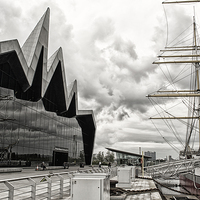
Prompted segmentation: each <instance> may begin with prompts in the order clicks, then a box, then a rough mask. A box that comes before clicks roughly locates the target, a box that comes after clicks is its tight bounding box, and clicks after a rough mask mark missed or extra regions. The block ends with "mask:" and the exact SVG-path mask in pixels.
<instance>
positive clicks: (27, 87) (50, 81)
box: [0, 8, 96, 164]
mask: <svg viewBox="0 0 200 200" xmlns="http://www.w3.org/2000/svg"><path fill="white" fill-rule="evenodd" d="M49 18H50V9H49V8H48V9H47V11H46V12H45V13H44V15H43V16H42V18H41V19H40V21H39V22H38V23H37V25H36V26H35V28H34V30H33V31H32V32H31V34H30V35H29V37H28V39H27V40H26V42H25V43H24V45H23V46H22V48H21V47H20V45H19V42H18V40H10V41H3V42H0V68H1V72H0V75H1V74H2V73H3V75H4V80H6V76H7V80H10V79H9V77H12V80H14V81H0V87H4V88H8V89H12V90H14V94H15V96H16V98H18V99H23V100H27V101H33V102H37V101H38V100H40V99H42V102H43V105H44V108H45V109H46V110H47V111H50V112H55V113H56V114H57V115H58V116H62V117H67V118H71V117H75V118H76V119H77V121H78V123H79V125H80V127H81V129H82V134H83V143H84V152H85V160H86V164H91V158H92V153H93V146H94V138H95V131H96V124H95V120H94V115H93V111H92V110H78V96H77V82H76V80H75V81H74V83H73V84H72V87H71V88H70V90H69V91H68V88H67V85H66V77H65V70H64V60H63V53H62V48H59V49H58V50H57V51H56V52H55V53H54V54H53V55H52V56H51V57H50V58H49V59H47V55H48V38H49ZM50 103H51V104H52V103H53V104H54V106H53V107H52V106H50ZM88 144H89V145H88Z"/></svg>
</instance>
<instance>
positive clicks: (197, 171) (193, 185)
mask: <svg viewBox="0 0 200 200" xmlns="http://www.w3.org/2000/svg"><path fill="white" fill-rule="evenodd" d="M162 3H163V4H165V5H164V6H166V5H167V6H172V7H171V9H172V10H171V12H170V13H172V11H175V10H176V11H177V10H178V8H177V6H185V7H187V6H190V7H191V4H192V9H193V13H192V15H191V20H190V21H191V23H190V24H188V26H187V27H186V26H185V24H186V21H184V20H186V18H183V23H182V24H181V23H180V22H177V26H176V28H177V30H173V31H172V33H170V31H169V29H168V25H169V24H168V21H167V42H166V46H165V47H164V48H163V49H162V50H160V54H159V55H158V59H157V60H156V61H154V62H153V64H157V65H158V66H159V67H160V69H161V71H162V72H163V85H160V89H159V90H157V91H155V92H153V93H151V94H149V95H147V97H148V98H149V100H150V102H151V103H152V105H153V106H154V107H155V109H156V111H157V114H156V115H154V116H152V117H151V118H150V119H151V120H152V122H153V124H154V125H155V127H156V129H157V130H158V132H159V134H160V135H161V137H162V138H163V139H164V140H165V141H166V142H167V143H168V144H169V145H170V146H171V148H173V149H174V150H175V151H176V152H177V153H178V155H179V160H183V162H185V161H191V163H193V165H191V166H190V168H188V169H187V168H185V170H182V171H181V170H180V169H183V164H182V166H181V165H180V166H181V167H177V166H176V167H177V168H179V170H175V168H174V173H177V174H176V175H177V176H178V177H179V179H180V184H181V186H182V187H184V188H185V189H186V190H187V191H188V192H189V193H191V194H194V195H197V196H198V195H200V165H199V162H196V161H199V160H200V38H199V34H198V31H199V26H198V23H197V21H198V18H197V17H196V14H195V12H196V13H198V12H199V10H198V11H197V10H196V8H195V7H198V6H200V4H199V3H200V1H199V0H196V1H195V0H188V1H187V0H183V1H181V0H179V1H164V2H162ZM175 6H176V9H174V7H175ZM168 8H169V7H168ZM168 8H167V9H168ZM169 9H170V8H169ZM180 9H183V7H180ZM165 14H166V13H165ZM178 16H179V15H178V14H177V15H176V17H178ZM166 19H167V17H166ZM187 19H188V18H187ZM174 20H176V19H174ZM188 21H189V20H188ZM174 22H175V21H174ZM182 28H183V30H181V29H182ZM178 32H179V33H178ZM175 33H178V36H176V37H175V38H174V39H173V40H172V41H171V42H168V36H169V35H170V34H171V35H174V34H175ZM171 35H170V36H171ZM156 121H158V122H159V123H158V125H156V124H157V123H156ZM161 122H163V125H165V127H167V128H163V127H164V126H162V123H161ZM159 126H162V128H161V129H160V127H159ZM172 136H173V138H175V139H176V142H174V141H172V140H170V138H172ZM195 163H196V164H195ZM198 198H199V199H200V196H198Z"/></svg>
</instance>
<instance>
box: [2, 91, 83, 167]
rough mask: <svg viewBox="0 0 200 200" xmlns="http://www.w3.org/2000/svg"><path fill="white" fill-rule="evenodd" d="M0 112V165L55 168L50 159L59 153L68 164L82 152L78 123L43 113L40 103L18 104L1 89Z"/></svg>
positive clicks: (25, 102) (74, 120) (17, 100)
mask: <svg viewBox="0 0 200 200" xmlns="http://www.w3.org/2000/svg"><path fill="white" fill-rule="evenodd" d="M52 106H54V105H52ZM0 108H1V109H0V161H6V160H7V161H9V160H13V161H14V160H20V161H26V162H28V163H30V162H32V163H33V162H34V161H36V162H39V161H45V162H48V163H49V164H53V165H55V163H53V162H55V161H54V160H53V155H54V153H55V152H59V149H60V152H65V153H66V154H65V155H67V158H65V160H67V161H71V160H75V159H78V158H79V157H80V153H82V152H83V141H82V131H81V128H80V126H79V125H78V122H77V120H76V119H75V118H66V117H59V116H57V115H56V113H53V112H47V111H45V109H44V107H43V103H42V100H39V101H38V102H31V101H24V100H20V99H17V98H16V97H15V96H14V93H13V91H12V90H9V89H5V88H2V87H0ZM56 148H57V149H56ZM54 151H55V152H54ZM70 159H71V160H70Z"/></svg>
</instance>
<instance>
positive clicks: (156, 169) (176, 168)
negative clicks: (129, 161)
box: [145, 159, 200, 178]
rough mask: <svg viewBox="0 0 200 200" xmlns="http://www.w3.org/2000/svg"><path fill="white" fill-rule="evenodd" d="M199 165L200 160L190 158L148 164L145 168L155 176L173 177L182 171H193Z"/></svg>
mask: <svg viewBox="0 0 200 200" xmlns="http://www.w3.org/2000/svg"><path fill="white" fill-rule="evenodd" d="M197 166H200V160H197V159H188V160H178V161H173V162H167V163H163V164H158V165H152V166H148V167H146V168H145V170H146V173H147V174H148V175H150V176H151V177H153V178H159V177H165V178H173V177H176V176H178V175H179V174H180V173H183V172H189V171H192V170H194V168H195V167H197Z"/></svg>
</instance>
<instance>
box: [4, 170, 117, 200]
mask: <svg viewBox="0 0 200 200" xmlns="http://www.w3.org/2000/svg"><path fill="white" fill-rule="evenodd" d="M75 173H108V174H110V178H112V177H114V176H116V175H117V168H116V167H112V168H107V167H105V168H104V167H102V168H91V169H87V170H78V171H71V172H61V173H52V174H51V173H50V174H45V175H36V176H30V177H22V178H14V179H6V180H0V199H1V200H7V199H8V200H20V199H23V200H25V199H26V200H29V199H34V200H36V199H37V200H42V199H48V200H50V199H51V200H53V199H54V200H55V199H68V198H69V197H70V194H71V178H72V176H73V174H75Z"/></svg>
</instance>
